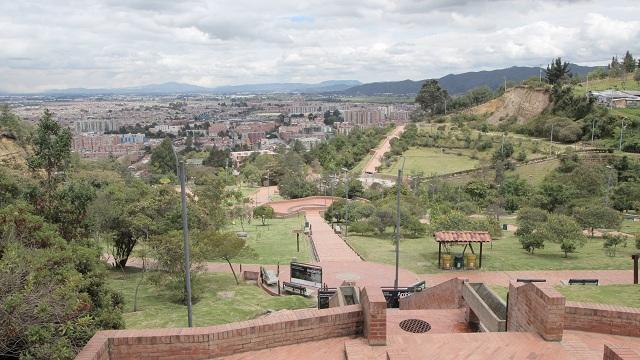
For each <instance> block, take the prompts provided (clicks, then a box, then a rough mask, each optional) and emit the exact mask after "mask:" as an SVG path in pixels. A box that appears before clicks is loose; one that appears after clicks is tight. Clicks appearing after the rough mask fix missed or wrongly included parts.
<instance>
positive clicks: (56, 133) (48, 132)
mask: <svg viewBox="0 0 640 360" xmlns="http://www.w3.org/2000/svg"><path fill="white" fill-rule="evenodd" d="M71 138H72V136H71V130H69V129H68V128H63V127H62V126H60V124H59V123H58V122H57V121H55V120H54V119H53V114H52V113H51V112H49V110H48V109H46V110H45V111H44V114H43V115H42V117H41V118H40V121H39V122H38V125H37V127H36V131H35V134H34V137H33V139H32V145H33V150H34V153H33V156H31V157H30V158H29V159H28V161H27V163H28V165H29V168H30V169H31V170H32V171H34V172H35V173H39V172H41V171H44V173H45V179H44V188H45V196H46V199H45V207H50V206H51V196H52V194H53V191H54V188H55V186H56V185H57V184H58V183H59V182H60V181H61V180H62V179H63V176H62V175H63V172H64V171H65V170H66V169H67V166H68V164H69V158H70V157H71Z"/></svg>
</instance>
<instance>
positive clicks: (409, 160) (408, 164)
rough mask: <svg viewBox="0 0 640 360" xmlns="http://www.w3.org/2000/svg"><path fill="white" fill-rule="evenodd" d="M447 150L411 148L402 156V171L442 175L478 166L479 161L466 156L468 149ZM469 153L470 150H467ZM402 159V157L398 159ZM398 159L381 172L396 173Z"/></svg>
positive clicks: (398, 163)
mask: <svg viewBox="0 0 640 360" xmlns="http://www.w3.org/2000/svg"><path fill="white" fill-rule="evenodd" d="M452 152H454V150H447V152H446V153H443V152H442V150H440V149H439V148H412V149H409V150H407V151H405V152H404V154H403V157H404V158H405V159H406V160H405V164H404V172H405V173H406V174H411V173H412V172H418V171H422V172H423V173H424V174H425V175H432V174H437V175H442V174H448V173H452V172H457V171H462V170H469V169H473V168H476V167H478V166H479V164H480V161H479V160H475V159H472V158H471V157H469V156H467V155H466V153H467V152H469V151H464V150H455V152H456V153H462V154H463V155H457V154H453V153H452ZM469 153H470V152H469ZM400 161H402V159H400ZM400 161H395V162H393V164H391V166H390V167H388V168H386V169H384V170H383V171H382V173H383V174H389V175H394V174H397V173H398V167H399V166H401V164H400Z"/></svg>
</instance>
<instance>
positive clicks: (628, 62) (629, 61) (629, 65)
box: [622, 50, 636, 73]
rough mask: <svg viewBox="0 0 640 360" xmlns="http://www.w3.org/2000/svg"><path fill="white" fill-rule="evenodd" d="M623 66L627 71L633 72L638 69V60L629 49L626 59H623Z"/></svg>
mask: <svg viewBox="0 0 640 360" xmlns="http://www.w3.org/2000/svg"><path fill="white" fill-rule="evenodd" d="M622 67H623V68H624V71H625V72H627V73H632V72H633V71H634V70H635V69H636V61H635V59H634V58H633V56H632V55H631V53H630V52H629V50H627V53H626V54H625V55H624V60H622Z"/></svg>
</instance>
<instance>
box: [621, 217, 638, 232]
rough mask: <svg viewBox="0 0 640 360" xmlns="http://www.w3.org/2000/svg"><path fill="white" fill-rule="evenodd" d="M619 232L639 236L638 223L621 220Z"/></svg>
mask: <svg viewBox="0 0 640 360" xmlns="http://www.w3.org/2000/svg"><path fill="white" fill-rule="evenodd" d="M620 231H622V232H624V233H627V234H640V221H633V220H630V219H624V220H622V226H621V227H620Z"/></svg>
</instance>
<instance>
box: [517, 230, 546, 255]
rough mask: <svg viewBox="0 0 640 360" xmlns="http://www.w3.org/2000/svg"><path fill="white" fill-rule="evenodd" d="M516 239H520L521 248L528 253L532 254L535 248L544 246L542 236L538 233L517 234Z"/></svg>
mask: <svg viewBox="0 0 640 360" xmlns="http://www.w3.org/2000/svg"><path fill="white" fill-rule="evenodd" d="M518 241H520V244H521V245H522V248H523V249H525V250H527V252H528V253H530V254H533V252H534V251H535V249H543V248H544V237H543V236H542V235H541V234H539V233H531V234H525V235H521V236H518Z"/></svg>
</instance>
